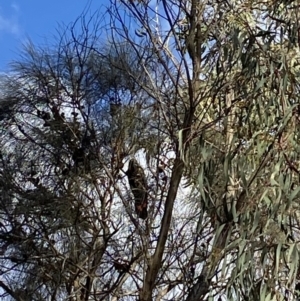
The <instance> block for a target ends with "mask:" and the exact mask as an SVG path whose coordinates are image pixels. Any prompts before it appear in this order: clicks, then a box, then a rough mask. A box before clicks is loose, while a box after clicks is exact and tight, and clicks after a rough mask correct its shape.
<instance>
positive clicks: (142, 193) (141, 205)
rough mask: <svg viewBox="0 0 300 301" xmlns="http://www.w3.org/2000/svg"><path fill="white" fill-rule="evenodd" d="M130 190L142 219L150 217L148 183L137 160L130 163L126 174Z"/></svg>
mask: <svg viewBox="0 0 300 301" xmlns="http://www.w3.org/2000/svg"><path fill="white" fill-rule="evenodd" d="M126 175H127V177H128V181H129V185H130V189H131V191H132V194H133V196H134V201H135V212H136V214H137V215H138V217H139V218H141V219H146V218H147V217H148V211H147V181H146V177H145V173H144V170H143V169H142V167H141V166H140V165H139V164H138V163H137V161H136V160H135V159H131V160H130V161H129V165H128V170H127V172H126Z"/></svg>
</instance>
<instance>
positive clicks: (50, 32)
mask: <svg viewBox="0 0 300 301" xmlns="http://www.w3.org/2000/svg"><path fill="white" fill-rule="evenodd" d="M108 2H109V0H105V1H103V0H100V1H99V0H51V1H45V0H27V1H24V0H3V1H0V72H3V71H7V68H8V63H9V62H10V61H12V60H13V59H17V58H18V56H19V53H20V50H21V48H22V44H23V43H25V42H26V41H27V40H28V38H30V39H31V40H32V41H33V43H34V44H41V45H42V44H44V43H45V40H47V39H48V40H49V39H50V40H51V38H53V37H54V36H55V35H56V30H57V29H58V27H59V25H61V24H66V25H67V24H69V23H70V22H72V21H74V20H75V19H76V18H77V17H78V16H79V15H80V14H81V13H82V12H83V11H84V9H86V7H87V5H89V11H90V12H91V13H93V12H95V11H96V10H97V9H99V8H102V9H104V7H103V6H104V5H105V4H106V5H108Z"/></svg>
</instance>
